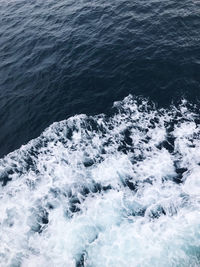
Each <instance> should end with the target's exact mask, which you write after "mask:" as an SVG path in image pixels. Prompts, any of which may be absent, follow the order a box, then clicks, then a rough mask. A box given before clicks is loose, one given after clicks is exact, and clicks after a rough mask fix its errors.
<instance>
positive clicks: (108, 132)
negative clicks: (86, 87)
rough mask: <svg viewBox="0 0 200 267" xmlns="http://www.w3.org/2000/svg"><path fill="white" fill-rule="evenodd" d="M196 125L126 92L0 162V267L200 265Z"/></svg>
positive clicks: (180, 110) (187, 115)
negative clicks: (105, 110)
mask: <svg viewBox="0 0 200 267" xmlns="http://www.w3.org/2000/svg"><path fill="white" fill-rule="evenodd" d="M199 165H200V126H199V115H198V113H197V112H196V111H195V107H194V106H191V105H189V104H188V103H187V101H185V100H183V101H182V103H181V104H180V105H179V106H178V107H175V106H172V107H171V108H169V109H158V108H156V107H155V106H154V104H153V103H150V102H149V101H147V100H145V99H142V98H136V97H133V96H131V95H129V96H128V97H126V98H125V99H124V100H123V101H120V102H115V103H114V107H113V113H112V114H111V115H110V116H108V115H105V114H100V115H96V116H86V115H76V116H74V117H71V118H69V119H68V120H64V121H61V122H56V123H54V124H52V125H51V126H50V127H49V128H47V129H46V130H45V131H44V132H43V133H42V134H41V135H40V136H39V137H38V138H37V139H34V140H32V141H30V142H29V143H28V144H27V145H24V146H22V147H21V148H20V149H19V150H16V151H14V152H12V153H10V154H9V155H7V156H6V157H4V158H3V159H1V160H0V181H1V191H0V198H1V206H0V213H1V217H0V225H1V227H0V262H1V264H2V266H37V265H38V266H52V267H53V266H77V267H78V266H90V267H96V266H101V267H102V266H109V267H111V266H120V267H121V266H127V265H130V266H187V267H188V266H199V265H200V253H199V251H200V238H199V233H200V213H199V209H200V198H199V192H200V191H199V190H200V179H199V173H200V166H199Z"/></svg>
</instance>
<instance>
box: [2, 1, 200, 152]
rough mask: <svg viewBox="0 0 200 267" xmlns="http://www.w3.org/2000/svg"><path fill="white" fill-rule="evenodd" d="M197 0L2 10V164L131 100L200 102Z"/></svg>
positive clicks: (5, 4)
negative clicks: (67, 123) (25, 147)
mask: <svg viewBox="0 0 200 267" xmlns="http://www.w3.org/2000/svg"><path fill="white" fill-rule="evenodd" d="M199 17H200V2H199V1H197V0H192V1H191V0H190V1H188V0H183V1H171V0H170V1H169V0H166V1H160V0H159V1H158V0H148V1H146V0H139V1H135V0H129V1H126V0H109V1H107V0H106V1H104V0H99V1H98V0H93V1H87V0H81V1H80V0H78V1H77V0H76V1H72V0H59V1H58V0H57V1H55V0H46V1H42V0H36V1H35V0H34V1H33V0H30V1H25V0H24V1H23V0H14V1H13V0H6V1H5V0H0V126H1V131H0V155H1V156H3V155H5V154H7V153H8V152H11V151H13V150H14V149H16V148H19V147H20V146H21V145H22V144H25V143H27V142H28V141H29V140H31V139H32V138H35V137H37V136H39V135H40V134H41V132H42V131H43V130H44V129H45V128H46V127H48V126H49V125H50V124H51V123H53V122H55V121H60V120H63V119H65V118H68V117H70V116H72V115H75V114H80V113H86V114H88V115H89V114H98V113H101V112H104V113H105V112H106V113H107V112H109V108H110V107H111V106H112V104H113V102H114V101H116V100H122V99H123V98H124V97H125V96H127V95H128V94H129V93H131V94H132V95H143V96H145V97H150V98H151V99H153V100H154V101H155V102H157V103H158V104H159V105H160V106H166V105H169V103H170V102H171V101H172V100H173V101H177V100H179V99H180V98H181V97H182V96H184V97H186V98H187V99H189V100H190V101H195V102H196V101H199V97H200V90H199V84H200V75H199V73H200V64H199V62H200V48H199V42H200V34H199V29H200V19H199Z"/></svg>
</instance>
